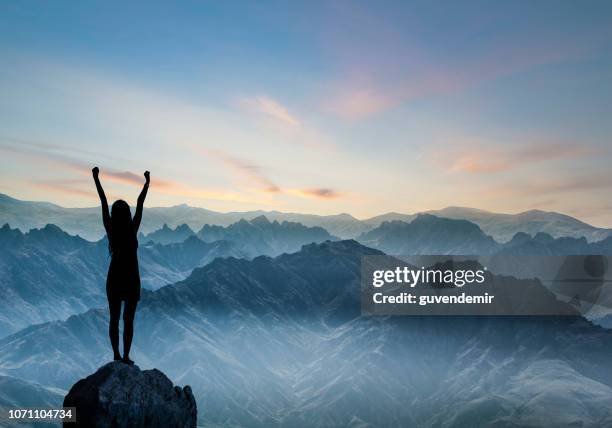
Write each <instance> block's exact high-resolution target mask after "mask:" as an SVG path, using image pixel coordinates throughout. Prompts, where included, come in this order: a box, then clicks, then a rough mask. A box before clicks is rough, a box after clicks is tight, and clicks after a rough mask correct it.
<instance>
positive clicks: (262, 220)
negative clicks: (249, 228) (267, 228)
mask: <svg viewBox="0 0 612 428" xmlns="http://www.w3.org/2000/svg"><path fill="white" fill-rule="evenodd" d="M250 223H251V224H261V225H267V224H270V220H268V217H266V216H265V215H260V216H257V217H255V218H254V219H252V220H251V221H250Z"/></svg>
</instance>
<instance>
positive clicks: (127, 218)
mask: <svg viewBox="0 0 612 428" xmlns="http://www.w3.org/2000/svg"><path fill="white" fill-rule="evenodd" d="M137 246H138V240H137V238H136V231H135V230H134V225H133V223H132V213H131V212H130V206H129V205H128V204H127V202H125V201H124V200H121V199H119V200H117V201H115V202H114V203H113V206H112V208H111V230H110V236H109V237H108V250H109V252H110V253H111V254H117V253H121V252H129V251H130V250H133V249H135V248H136V247H137Z"/></svg>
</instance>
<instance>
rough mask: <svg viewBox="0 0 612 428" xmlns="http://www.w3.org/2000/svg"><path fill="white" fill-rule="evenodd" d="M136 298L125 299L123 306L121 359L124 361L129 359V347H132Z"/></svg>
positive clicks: (128, 361) (127, 361)
mask: <svg viewBox="0 0 612 428" xmlns="http://www.w3.org/2000/svg"><path fill="white" fill-rule="evenodd" d="M137 305H138V300H126V301H125V306H124V307H123V360H124V361H125V362H126V363H130V362H133V361H131V360H130V348H131V347H132V337H133V336H134V315H136V306H137Z"/></svg>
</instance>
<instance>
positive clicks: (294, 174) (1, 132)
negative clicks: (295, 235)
mask: <svg viewBox="0 0 612 428" xmlns="http://www.w3.org/2000/svg"><path fill="white" fill-rule="evenodd" d="M0 61H1V62H0V192H1V193H6V194H9V195H11V196H13V197H16V198H19V199H26V200H44V201H50V202H54V203H57V204H60V205H64V206H94V205H96V204H97V203H98V201H97V199H96V198H97V195H96V193H95V189H94V187H93V183H92V180H91V173H90V170H91V168H92V167H93V166H94V165H97V166H99V168H100V171H101V173H100V176H101V179H102V183H103V185H104V186H105V189H106V191H107V194H108V195H109V197H110V199H117V198H123V199H126V200H127V201H128V202H130V203H134V202H135V200H136V197H137V195H138V192H139V188H140V186H142V182H143V178H142V173H143V172H144V171H145V170H150V171H151V178H152V185H151V190H150V192H149V196H148V199H147V205H149V206H169V205H177V204H182V203H187V204H189V205H192V206H199V207H205V208H208V209H213V210H218V211H247V210H255V209H263V210H279V211H291V212H304V213H315V214H334V213H342V212H346V213H350V214H352V215H354V216H356V217H358V218H366V217H371V216H374V215H377V214H382V213H385V212H389V211H394V212H402V213H414V212H418V211H424V210H429V209H440V208H444V207H446V206H468V207H474V208H480V209H485V210H489V211H495V212H508V213H517V212H521V211H526V210H530V209H540V210H545V211H559V212H563V213H566V214H569V215H572V216H575V217H577V218H579V219H581V220H584V221H586V222H589V223H591V224H594V225H597V226H604V227H612V170H611V168H610V165H611V164H612V144H611V143H612V141H611V136H612V2H609V1H588V2H575V1H561V0H556V1H538V2H533V1H507V2H490V1H483V2H479V1H461V2H457V1H422V2H421V1H418V2H411V1H398V2H391V1H367V2H363V1H329V2H319V1H308V2H298V1H290V2H287V1H279V2H270V1H262V2H238V1H236V2H223V1H219V2H212V1H210V2H208V1H198V2H190V1H181V2H155V1H147V2H112V1H100V2H96V1H86V2H61V1H59V2H38V1H19V2H2V3H1V4H0Z"/></svg>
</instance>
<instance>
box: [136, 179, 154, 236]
mask: <svg viewBox="0 0 612 428" xmlns="http://www.w3.org/2000/svg"><path fill="white" fill-rule="evenodd" d="M144 176H145V184H144V187H143V188H142V191H141V192H140V196H138V204H137V205H136V214H134V219H133V220H132V222H133V223H134V231H136V232H138V228H139V227H140V221H141V220H142V209H143V206H144V201H145V199H146V197H147V190H149V183H150V182H151V178H150V177H149V171H145V173H144Z"/></svg>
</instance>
